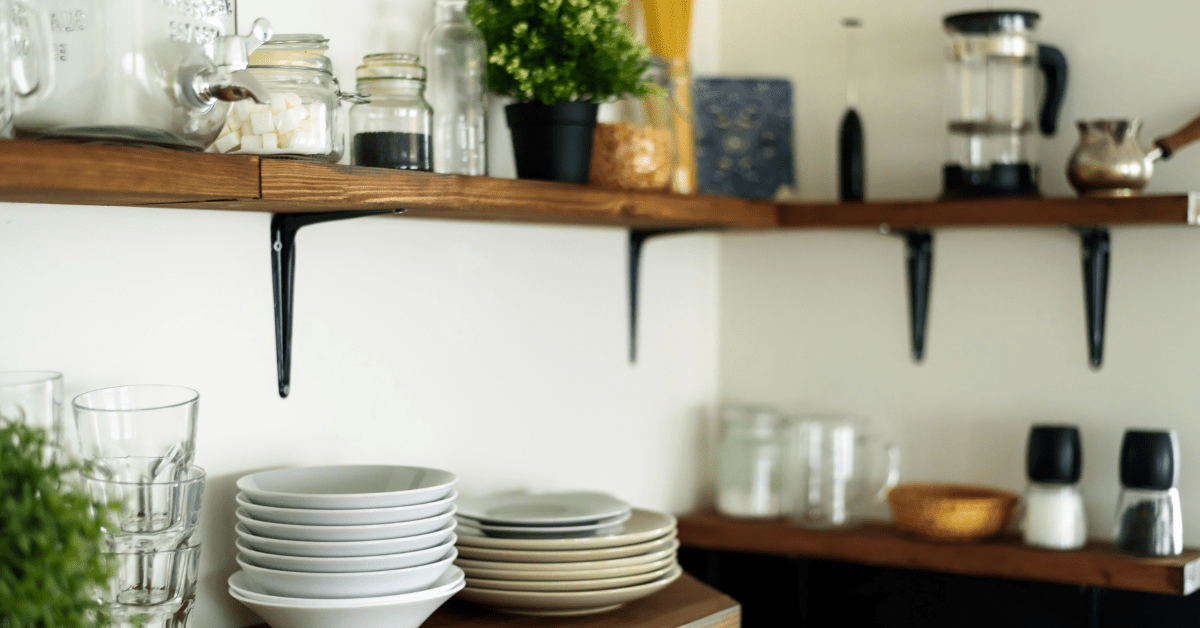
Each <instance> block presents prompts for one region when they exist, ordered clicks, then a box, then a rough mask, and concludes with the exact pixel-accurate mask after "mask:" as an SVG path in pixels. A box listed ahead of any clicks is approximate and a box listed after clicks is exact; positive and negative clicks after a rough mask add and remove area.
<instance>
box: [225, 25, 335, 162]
mask: <svg viewBox="0 0 1200 628" xmlns="http://www.w3.org/2000/svg"><path fill="white" fill-rule="evenodd" d="M328 49H329V40H328V39H326V38H324V37H322V36H321V35H313V34H301V35H276V36H274V37H272V38H271V39H270V40H269V41H267V42H266V43H265V44H263V45H262V46H260V47H259V48H258V50H255V51H254V52H253V53H251V55H250V67H249V71H250V73H251V74H253V75H254V77H255V78H257V79H258V80H259V82H260V83H262V84H263V86H264V87H266V89H267V91H268V92H269V93H270V96H271V102H270V104H265V105H260V104H255V103H253V102H251V101H245V100H243V101H239V102H237V103H234V105H233V107H232V108H231V110H230V113H229V118H228V120H227V121H226V123H225V128H224V129H223V130H222V132H221V135H220V136H219V137H218V138H217V141H216V142H214V143H213V145H212V147H211V148H210V151H215V152H221V153H237V154H250V155H267V156H272V157H297V158H309V159H314V160H317V161H325V162H330V163H336V162H338V161H339V160H341V158H342V154H343V153H344V152H345V146H346V139H345V135H344V133H345V131H344V130H343V126H342V125H343V122H342V116H343V113H342V107H341V102H342V100H344V99H347V98H348V96H347V95H345V94H343V93H342V91H341V87H340V85H339V84H338V81H337V78H335V77H334V76H333V62H332V61H330V60H329V57H327V56H325V51H326V50H328Z"/></svg>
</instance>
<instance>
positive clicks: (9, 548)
mask: <svg viewBox="0 0 1200 628" xmlns="http://www.w3.org/2000/svg"><path fill="white" fill-rule="evenodd" d="M47 442H48V440H47V435H46V432H45V430H43V429H41V428H37V427H31V426H27V425H25V424H23V423H19V422H16V421H9V420H5V419H3V418H2V417H0V496H3V498H2V499H0V628H34V627H45V628H50V627H53V626H93V625H107V624H108V623H109V622H108V619H107V614H106V612H105V611H106V608H105V605H104V604H103V603H102V602H101V601H100V600H101V596H102V595H103V588H104V587H105V586H107V584H108V578H109V576H110V574H111V573H112V569H111V565H110V561H109V560H108V558H107V556H106V555H105V554H104V552H103V544H102V541H103V536H102V531H101V520H102V519H103V518H104V517H105V516H106V511H105V509H104V508H101V507H96V506H93V505H92V503H91V501H90V500H89V499H88V497H87V496H86V495H85V494H84V493H83V491H82V490H81V489H79V488H78V487H77V486H73V485H72V484H71V483H70V482H68V481H67V478H69V477H71V476H72V475H73V474H75V473H78V472H80V471H82V470H83V469H82V467H81V466H79V465H78V464H75V463H59V462H57V461H54V460H51V459H48V458H49V457H48V456H47V455H46V454H45V452H46V451H48V448H47Z"/></svg>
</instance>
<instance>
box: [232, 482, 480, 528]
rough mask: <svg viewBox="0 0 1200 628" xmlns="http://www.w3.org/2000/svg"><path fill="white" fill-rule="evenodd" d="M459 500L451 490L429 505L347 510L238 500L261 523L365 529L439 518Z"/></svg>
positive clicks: (244, 496)
mask: <svg viewBox="0 0 1200 628" xmlns="http://www.w3.org/2000/svg"><path fill="white" fill-rule="evenodd" d="M456 497H458V491H455V490H451V491H450V494H449V495H447V496H445V497H443V498H441V499H439V500H437V501H434V502H428V503H425V504H413V505H412V506H393V507H391V508H356V509H346V510H342V509H325V510H316V509H308V508H277V507H275V506H262V505H260V504H256V503H254V502H252V501H250V499H249V498H247V497H246V494H245V493H238V494H237V496H236V497H234V500H235V501H237V505H238V506H240V507H241V509H242V510H244V511H246V514H248V515H250V516H251V517H253V518H254V519H257V520H259V521H267V522H271V523H290V524H294V525H302V526H365V525H374V524H379V523H399V522H401V521H412V520H414V519H425V518H427V517H432V516H434V515H439V514H441V513H443V512H446V511H447V510H449V509H450V504H453V503H454V499H455V498H456Z"/></svg>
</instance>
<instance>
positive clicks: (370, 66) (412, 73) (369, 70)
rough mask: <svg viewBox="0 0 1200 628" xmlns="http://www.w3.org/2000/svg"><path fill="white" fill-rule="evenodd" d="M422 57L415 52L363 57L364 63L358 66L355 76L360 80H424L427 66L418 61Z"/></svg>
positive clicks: (386, 53)
mask: <svg viewBox="0 0 1200 628" xmlns="http://www.w3.org/2000/svg"><path fill="white" fill-rule="evenodd" d="M420 60H421V58H420V57H419V56H417V55H414V54H405V53H398V52H384V53H379V54H373V55H367V56H365V57H363V64H362V65H360V66H358V70H357V71H356V72H355V76H357V77H358V80H360V81H363V80H368V81H369V80H375V79H407V80H410V81H424V80H425V68H424V67H423V66H421V65H420V64H419V63H418V62H419V61H420Z"/></svg>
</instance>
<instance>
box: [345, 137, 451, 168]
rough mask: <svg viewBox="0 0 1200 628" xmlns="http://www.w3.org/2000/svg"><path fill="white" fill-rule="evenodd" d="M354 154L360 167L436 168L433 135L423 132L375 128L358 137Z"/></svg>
mask: <svg viewBox="0 0 1200 628" xmlns="http://www.w3.org/2000/svg"><path fill="white" fill-rule="evenodd" d="M353 144H354V145H353V148H352V156H351V159H353V162H352V163H354V165H356V166H372V167H375V168H394V169H397V170H424V171H427V172H432V171H433V150H432V146H431V145H430V138H429V136H428V135H426V134H423V133H402V132H397V131H373V132H369V133H358V134H356V135H355V136H354V143H353Z"/></svg>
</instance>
